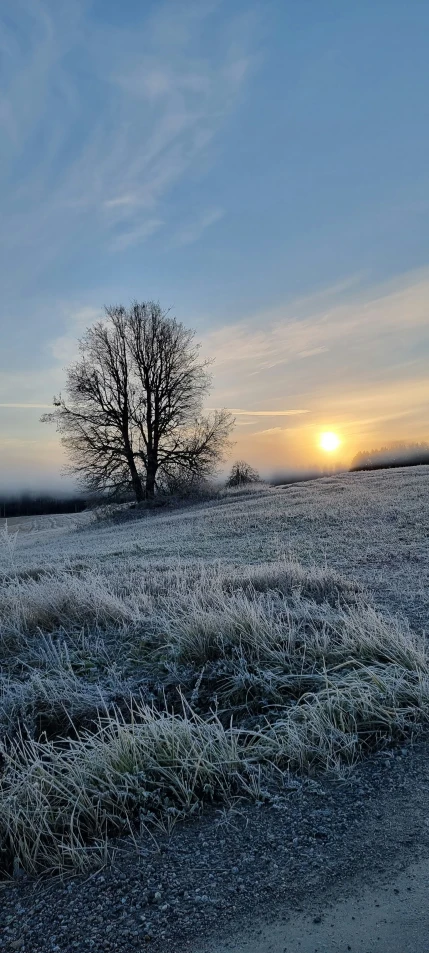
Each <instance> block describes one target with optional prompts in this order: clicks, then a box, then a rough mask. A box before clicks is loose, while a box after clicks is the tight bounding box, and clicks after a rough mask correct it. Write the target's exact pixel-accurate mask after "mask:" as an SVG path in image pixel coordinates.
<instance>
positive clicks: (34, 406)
mask: <svg viewBox="0 0 429 953" xmlns="http://www.w3.org/2000/svg"><path fill="white" fill-rule="evenodd" d="M0 407H5V408H9V409H11V410H47V409H49V408H51V407H52V404H37V403H34V402H32V401H28V402H27V403H21V404H19V403H13V402H12V401H6V403H1V404H0Z"/></svg>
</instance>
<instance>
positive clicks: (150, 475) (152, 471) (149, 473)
mask: <svg viewBox="0 0 429 953" xmlns="http://www.w3.org/2000/svg"><path fill="white" fill-rule="evenodd" d="M157 469H158V464H157V460H156V457H155V456H154V455H150V456H148V461H147V469H146V499H147V500H153V498H154V496H155V478H156V471H157Z"/></svg>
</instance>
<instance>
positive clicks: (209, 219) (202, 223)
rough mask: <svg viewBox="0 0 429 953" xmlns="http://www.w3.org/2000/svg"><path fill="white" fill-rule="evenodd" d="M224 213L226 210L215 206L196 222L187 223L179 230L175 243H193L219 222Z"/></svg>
mask: <svg viewBox="0 0 429 953" xmlns="http://www.w3.org/2000/svg"><path fill="white" fill-rule="evenodd" d="M224 215H225V211H224V209H222V208H214V209H211V210H209V211H207V212H205V214H204V215H202V216H201V218H199V219H197V220H196V221H195V222H191V223H189V224H188V225H185V226H184V227H183V228H181V229H179V230H178V232H177V233H176V236H175V239H174V244H175V245H192V244H193V242H196V241H198V239H199V238H201V236H202V235H203V233H204V232H205V231H206V229H207V228H210V226H211V225H214V224H215V223H216V222H219V221H220V219H221V218H223V217H224Z"/></svg>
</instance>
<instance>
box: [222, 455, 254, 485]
mask: <svg viewBox="0 0 429 953" xmlns="http://www.w3.org/2000/svg"><path fill="white" fill-rule="evenodd" d="M259 480H260V476H259V473H258V472H257V470H254V469H253V467H251V466H250V464H249V463H246V462H245V460H236V462H235V463H234V464H233V466H232V469H231V473H230V474H229V477H228V479H227V481H226V485H227V486H245V485H246V484H247V483H258V481H259Z"/></svg>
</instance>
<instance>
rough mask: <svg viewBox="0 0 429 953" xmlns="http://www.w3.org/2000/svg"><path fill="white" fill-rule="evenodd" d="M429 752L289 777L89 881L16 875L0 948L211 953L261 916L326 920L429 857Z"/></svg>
mask: <svg viewBox="0 0 429 953" xmlns="http://www.w3.org/2000/svg"><path fill="white" fill-rule="evenodd" d="M428 753H429V746H428V745H427V744H423V743H420V744H417V745H416V746H415V747H414V748H413V747H408V748H403V749H398V748H397V749H392V750H387V749H386V750H384V751H382V752H379V753H378V754H377V755H374V756H373V757H371V758H370V759H368V760H367V761H366V762H364V763H362V764H360V765H358V766H357V767H355V768H354V769H353V770H352V771H351V772H350V773H349V774H348V775H344V777H342V778H340V779H338V778H323V779H319V778H318V779H307V780H302V781H296V780H295V779H290V781H289V782H288V783H286V784H285V785H284V786H283V787H282V788H278V787H277V790H276V792H275V793H272V794H271V795H270V794H268V793H267V798H266V799H265V801H262V799H261V801H260V802H259V803H256V804H243V803H242V802H238V803H235V804H231V805H229V806H228V807H227V808H226V809H224V810H220V811H213V812H212V813H211V814H209V815H206V816H205V817H204V818H199V819H198V820H195V821H193V822H188V823H186V824H182V825H180V826H179V825H178V826H177V827H176V828H175V829H174V830H173V832H172V833H171V834H170V835H169V836H166V835H165V834H159V832H158V833H157V832H156V831H155V832H154V833H153V838H154V839H153V838H152V837H151V836H149V835H148V836H147V837H145V838H143V839H142V840H141V841H139V842H138V844H137V851H136V848H135V845H131V844H128V845H127V843H126V842H125V843H122V845H120V847H118V852H117V854H116V857H115V860H114V863H113V864H112V865H110V866H106V867H105V868H104V869H103V870H101V871H98V872H96V873H94V874H92V875H91V876H90V877H88V876H86V877H81V878H79V877H74V879H73V880H65V881H63V882H61V881H58V880H55V881H52V880H50V881H49V880H46V879H44V880H43V881H38V882H35V881H32V880H30V879H28V880H27V879H26V878H23V877H19V872H17V874H18V881H15V882H9V883H7V884H4V885H3V887H2V888H1V890H0V900H1V913H0V926H1V932H0V937H1V938H0V949H1V950H3V949H4V950H18V949H19V950H21V951H22V953H39V951H40V953H42V951H43V953H50V951H53V953H54V951H61V953H63V951H64V953H65V951H78V953H83V951H97V953H98V951H104V953H107V951H124V953H125V951H127V953H131V951H133V950H142V949H146V948H148V949H149V948H150V949H151V950H154V951H161V950H163V951H165V950H167V949H168V950H170V951H174V953H180V951H182V950H183V951H186V950H198V951H200V950H201V951H202V950H203V949H205V947H206V944H208V943H210V940H213V938H215V937H217V936H220V937H221V936H224V937H225V936H227V935H228V934H229V933H230V932H232V931H234V930H237V929H239V928H240V923H242V924H247V925H248V923H249V920H250V918H251V917H266V916H267V915H268V914H270V915H278V913H279V911H280V912H281V915H283V916H287V915H288V914H289V912H292V911H296V910H306V911H307V912H308V911H310V912H311V913H312V915H313V916H314V917H315V918H317V917H318V916H320V910H321V905H322V903H325V902H326V901H327V899H329V897H330V896H334V895H335V897H338V896H344V895H347V892H348V891H349V890H352V889H356V884H359V883H361V884H362V883H365V884H366V885H368V883H370V882H371V880H373V881H374V882H377V883H379V882H380V879H382V878H383V877H386V876H389V877H392V875H394V873H395V872H398V871H400V870H402V869H405V867H406V866H407V864H409V863H411V862H412V861H415V860H417V859H419V858H421V857H423V856H428V855H429V826H428V821H427V818H428V817H429V812H428V809H429V760H428ZM127 848H128V849H127ZM315 922H317V921H315Z"/></svg>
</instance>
